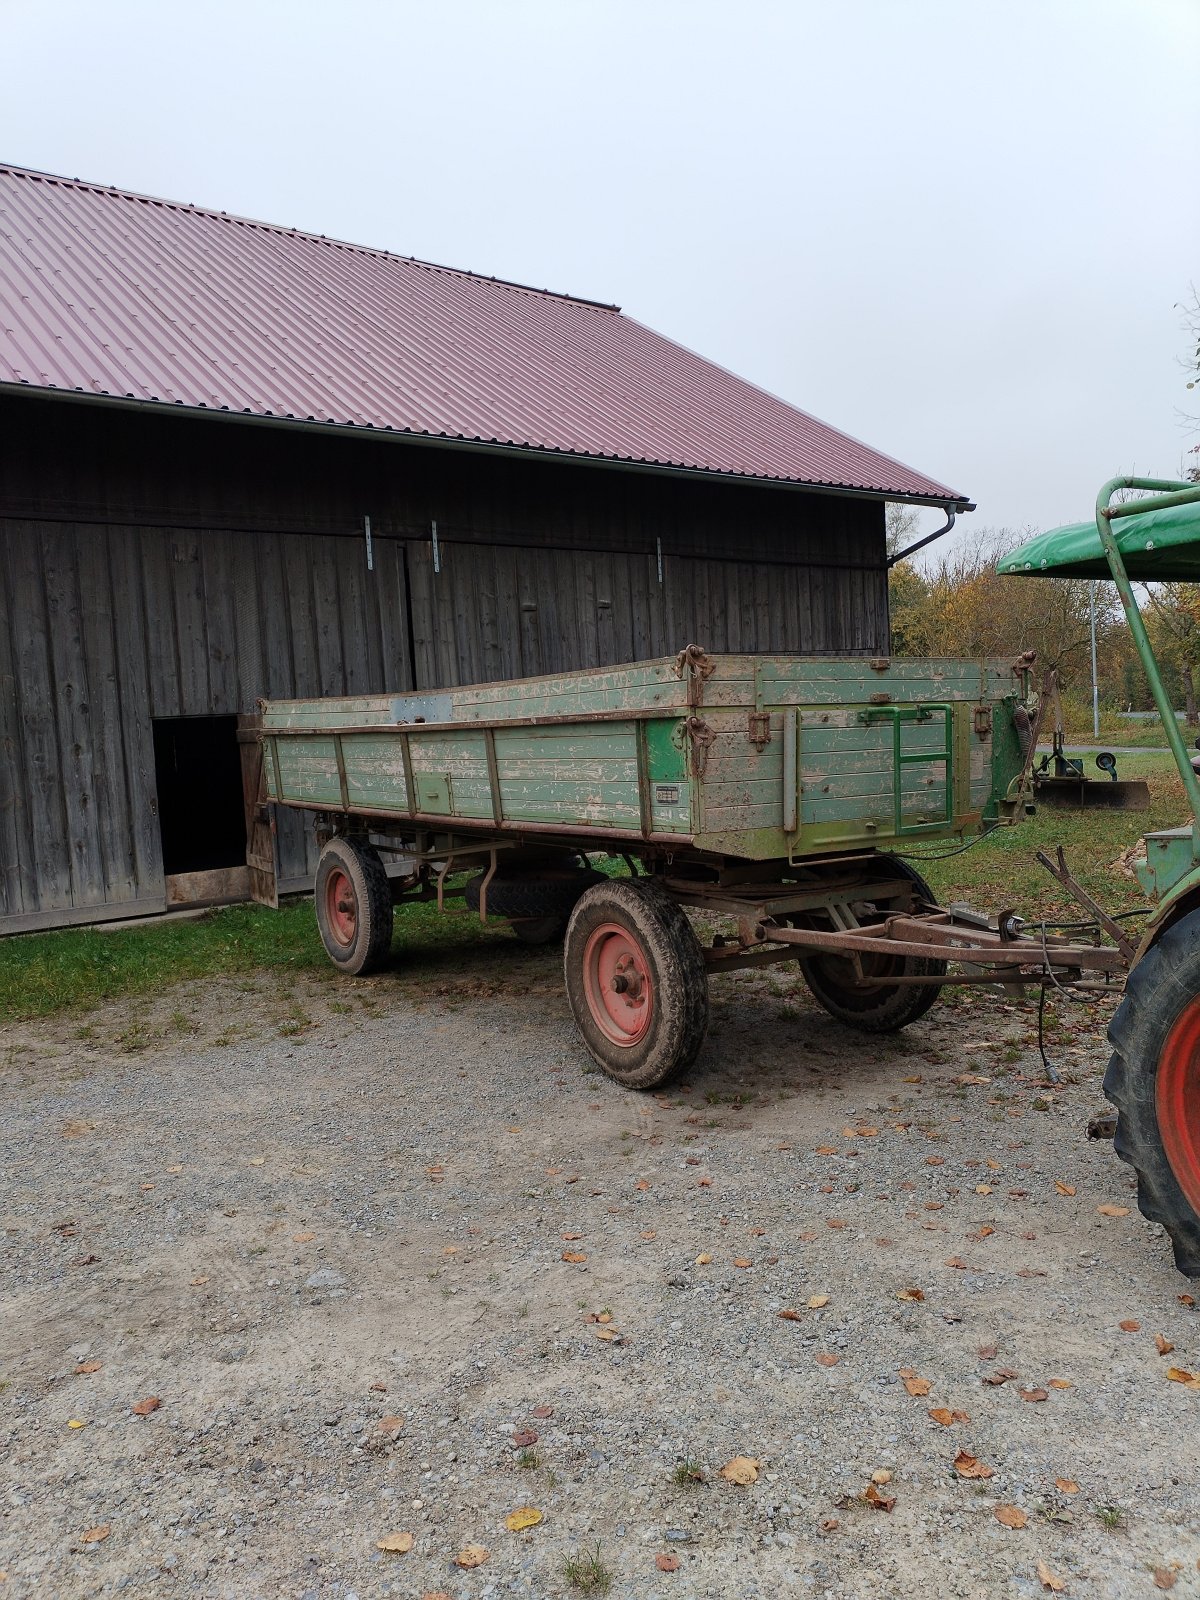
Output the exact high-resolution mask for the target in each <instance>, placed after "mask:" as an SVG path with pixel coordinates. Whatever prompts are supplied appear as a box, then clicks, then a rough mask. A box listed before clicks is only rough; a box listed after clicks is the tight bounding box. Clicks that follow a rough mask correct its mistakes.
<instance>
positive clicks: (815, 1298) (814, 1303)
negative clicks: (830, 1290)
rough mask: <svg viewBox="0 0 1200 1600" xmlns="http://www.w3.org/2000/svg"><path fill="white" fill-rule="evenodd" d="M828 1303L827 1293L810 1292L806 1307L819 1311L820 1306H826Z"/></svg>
mask: <svg viewBox="0 0 1200 1600" xmlns="http://www.w3.org/2000/svg"><path fill="white" fill-rule="evenodd" d="M828 1304H829V1296H828V1295H827V1294H810V1295H809V1297H808V1309H809V1310H810V1311H820V1309H821V1307H822V1306H827V1305H828Z"/></svg>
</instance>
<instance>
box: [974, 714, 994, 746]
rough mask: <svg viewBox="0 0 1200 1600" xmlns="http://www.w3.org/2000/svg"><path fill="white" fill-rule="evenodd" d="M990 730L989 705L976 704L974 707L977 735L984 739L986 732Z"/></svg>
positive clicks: (990, 716)
mask: <svg viewBox="0 0 1200 1600" xmlns="http://www.w3.org/2000/svg"><path fill="white" fill-rule="evenodd" d="M991 731H992V708H991V706H976V707H975V732H976V733H977V734H978V735H979V737H980V738H981V739H986V738H987V736H988V734H989V733H991Z"/></svg>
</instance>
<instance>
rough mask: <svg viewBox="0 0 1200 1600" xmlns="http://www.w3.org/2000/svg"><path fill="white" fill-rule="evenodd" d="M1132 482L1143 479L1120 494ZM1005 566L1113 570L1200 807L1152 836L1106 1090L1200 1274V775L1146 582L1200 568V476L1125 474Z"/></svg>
mask: <svg viewBox="0 0 1200 1600" xmlns="http://www.w3.org/2000/svg"><path fill="white" fill-rule="evenodd" d="M1124 490H1134V491H1142V493H1141V496H1140V497H1139V498H1136V499H1128V500H1124V501H1121V502H1120V503H1117V504H1114V503H1113V501H1114V499H1115V497H1116V496H1117V495H1118V494H1120V493H1121V492H1122V491H1124ZM999 571H1000V572H1001V573H1005V574H1011V575H1014V576H1026V575H1028V576H1047V577H1054V576H1058V577H1078V578H1111V579H1112V581H1113V582H1114V583H1115V584H1116V586H1117V591H1118V593H1119V594H1120V597H1121V604H1122V606H1123V608H1124V611H1125V616H1126V619H1127V621H1128V623H1129V630H1130V633H1131V634H1132V636H1133V641H1134V644H1135V646H1136V648H1137V652H1138V655H1139V657H1140V658H1141V662H1142V666H1143V667H1144V669H1145V673H1146V679H1147V681H1148V683H1149V685H1150V691H1151V694H1152V695H1153V698H1154V704H1155V706H1156V707H1157V709H1158V713H1159V716H1160V717H1161V718H1162V724H1163V727H1164V729H1165V730H1166V737H1167V743H1168V745H1169V746H1170V750H1171V754H1172V756H1173V757H1174V759H1175V764H1176V766H1177V767H1178V769H1179V777H1180V780H1181V782H1182V783H1183V788H1184V793H1185V795H1186V796H1187V802H1188V805H1189V807H1190V809H1191V813H1192V820H1191V822H1190V823H1188V824H1186V825H1185V826H1183V827H1178V828H1168V829H1164V830H1162V831H1161V832H1157V833H1148V834H1147V835H1146V836H1145V847H1146V858H1145V862H1144V863H1142V864H1141V865H1139V867H1138V869H1137V870H1138V877H1139V880H1140V882H1141V885H1142V887H1143V889H1144V890H1145V891H1146V894H1147V896H1148V897H1149V899H1150V901H1151V902H1152V905H1153V907H1154V909H1153V912H1152V915H1151V917H1150V920H1149V922H1148V923H1147V925H1146V927H1145V930H1144V932H1143V934H1142V938H1141V941H1140V943H1139V944H1138V945H1137V946H1136V948H1135V949H1133V951H1132V952H1131V955H1130V961H1129V973H1128V977H1127V979H1126V984H1125V995H1124V998H1123V999H1122V1001H1121V1004H1120V1007H1119V1008H1118V1010H1117V1011H1116V1013H1115V1015H1114V1017H1113V1020H1112V1023H1111V1025H1110V1027H1109V1030H1108V1038H1109V1043H1110V1044H1111V1045H1112V1052H1113V1053H1112V1058H1111V1060H1110V1062H1109V1066H1108V1071H1107V1073H1106V1074H1105V1079H1104V1090H1105V1093H1106V1094H1107V1096H1108V1098H1109V1099H1110V1100H1111V1101H1112V1103H1113V1105H1114V1106H1115V1107H1116V1111H1117V1125H1116V1135H1115V1148H1116V1151H1117V1154H1118V1155H1119V1156H1120V1157H1121V1159H1122V1160H1123V1161H1127V1162H1128V1163H1129V1165H1130V1166H1131V1167H1132V1168H1133V1169H1134V1171H1135V1172H1136V1173H1137V1184H1138V1207H1139V1209H1140V1210H1141V1212H1142V1214H1143V1216H1145V1217H1148V1218H1149V1219H1150V1220H1151V1221H1152V1222H1158V1223H1161V1224H1162V1226H1163V1227H1164V1228H1165V1229H1166V1231H1167V1233H1168V1234H1169V1235H1170V1238H1171V1242H1172V1244H1173V1246H1174V1249H1175V1262H1176V1265H1177V1266H1178V1267H1179V1269H1180V1271H1181V1272H1184V1273H1186V1274H1187V1275H1188V1276H1189V1277H1200V778H1198V777H1197V774H1196V772H1195V771H1194V770H1193V756H1192V754H1191V753H1190V752H1189V750H1188V748H1187V745H1186V744H1185V742H1184V738H1183V734H1182V732H1181V730H1180V727H1179V724H1178V722H1177V720H1176V717H1175V711H1174V708H1173V706H1172V705H1171V702H1170V699H1169V697H1168V695H1167V692H1166V689H1165V688H1164V686H1163V679H1162V674H1161V672H1160V671H1159V667H1158V663H1157V661H1156V660H1155V656H1154V651H1153V649H1152V648H1151V644H1150V639H1149V636H1148V635H1147V632H1146V625H1145V622H1144V621H1143V619H1142V614H1141V611H1140V610H1139V608H1138V604H1137V601H1136V599H1135V597H1134V593H1133V588H1132V585H1133V584H1134V583H1155V582H1200V484H1195V483H1179V482H1175V481H1173V480H1170V479H1160V478H1132V477H1131V478H1113V479H1111V480H1110V481H1109V482H1108V483H1106V484H1105V485H1104V487H1103V488H1102V489H1101V491H1100V493H1099V495H1098V497H1097V500H1096V515H1095V520H1094V522H1085V523H1078V524H1074V525H1072V526H1070V527H1066V528H1056V529H1055V530H1053V531H1052V532H1050V533H1045V534H1042V535H1040V536H1039V537H1038V538H1036V539H1033V540H1031V541H1030V542H1029V543H1028V544H1025V545H1022V546H1021V547H1020V548H1019V549H1017V550H1014V551H1013V552H1012V553H1011V554H1010V555H1007V556H1005V557H1004V558H1003V560H1002V561H1001V562H1000V565H999Z"/></svg>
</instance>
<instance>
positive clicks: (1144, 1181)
mask: <svg viewBox="0 0 1200 1600" xmlns="http://www.w3.org/2000/svg"><path fill="white" fill-rule="evenodd" d="M1108 1039H1109V1043H1110V1044H1111V1045H1112V1047H1113V1055H1112V1059H1111V1060H1110V1062H1109V1064H1108V1071H1107V1073H1106V1074H1105V1076H1104V1092H1105V1094H1106V1095H1107V1096H1108V1098H1109V1099H1110V1100H1111V1101H1112V1103H1113V1105H1114V1106H1116V1108H1117V1132H1116V1138H1115V1139H1114V1141H1113V1143H1114V1148H1115V1149H1116V1152H1117V1154H1118V1155H1119V1156H1120V1158H1121V1160H1122V1161H1127V1162H1128V1163H1129V1165H1130V1166H1131V1167H1132V1168H1133V1170H1134V1171H1135V1172H1136V1173H1137V1181H1138V1188H1137V1202H1138V1208H1139V1210H1140V1211H1141V1213H1142V1215H1143V1216H1144V1217H1146V1218H1148V1219H1149V1221H1151V1222H1158V1223H1161V1225H1162V1226H1163V1227H1164V1228H1165V1229H1166V1231H1167V1233H1168V1234H1169V1235H1170V1239H1171V1244H1172V1246H1173V1247H1174V1251H1175V1265H1176V1266H1177V1267H1178V1268H1179V1270H1180V1272H1183V1273H1186V1275H1187V1276H1188V1277H1189V1278H1200V911H1192V912H1189V913H1188V915H1187V916H1185V917H1181V918H1180V919H1179V921H1178V922H1175V923H1172V925H1171V926H1170V927H1169V928H1167V930H1166V931H1165V932H1164V933H1163V934H1161V935H1160V937H1159V939H1158V940H1157V942H1156V943H1155V944H1153V945H1152V946H1151V947H1150V949H1149V950H1148V951H1147V952H1146V954H1145V955H1144V956H1143V957H1142V959H1141V960H1140V961H1139V962H1138V964H1137V966H1136V967H1134V969H1133V971H1132V972H1131V973H1130V974H1129V978H1128V981H1127V983H1126V985H1125V998H1124V999H1123V1000H1122V1002H1121V1004H1120V1007H1119V1008H1118V1010H1117V1014H1116V1016H1115V1017H1114V1018H1113V1020H1112V1022H1111V1023H1110V1025H1109V1029H1108Z"/></svg>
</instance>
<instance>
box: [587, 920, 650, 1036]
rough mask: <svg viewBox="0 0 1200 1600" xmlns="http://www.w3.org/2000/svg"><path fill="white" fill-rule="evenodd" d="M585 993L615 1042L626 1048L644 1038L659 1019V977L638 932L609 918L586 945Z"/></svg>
mask: <svg viewBox="0 0 1200 1600" xmlns="http://www.w3.org/2000/svg"><path fill="white" fill-rule="evenodd" d="M583 993H584V997H585V999H586V1000H587V1006H588V1012H589V1013H590V1015H591V1018H592V1021H593V1022H594V1023H595V1024H596V1026H597V1028H599V1030H600V1032H601V1033H602V1034H603V1035H604V1037H605V1038H606V1039H608V1040H609V1041H610V1043H612V1044H615V1045H622V1046H624V1047H626V1048H628V1047H630V1046H632V1045H635V1044H637V1043H638V1042H639V1041H640V1040H642V1039H644V1038H645V1036H646V1033H647V1031H648V1029H649V1027H650V1024H651V1022H652V1021H653V1020H654V979H653V977H652V976H651V971H650V962H649V960H648V959H647V956H646V952H645V951H644V950H643V949H642V946H641V944H640V943H639V941H638V939H637V936H636V935H635V934H633V933H631V932H630V930H629V929H628V928H623V927H622V926H621V925H620V923H617V922H606V923H604V924H603V925H602V926H601V927H599V928H596V929H594V930H593V932H592V933H591V934H590V935H589V937H588V942H587V944H586V945H585V946H584V950H583Z"/></svg>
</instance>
